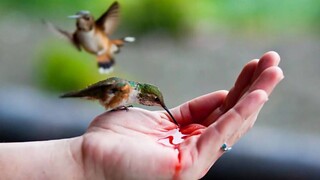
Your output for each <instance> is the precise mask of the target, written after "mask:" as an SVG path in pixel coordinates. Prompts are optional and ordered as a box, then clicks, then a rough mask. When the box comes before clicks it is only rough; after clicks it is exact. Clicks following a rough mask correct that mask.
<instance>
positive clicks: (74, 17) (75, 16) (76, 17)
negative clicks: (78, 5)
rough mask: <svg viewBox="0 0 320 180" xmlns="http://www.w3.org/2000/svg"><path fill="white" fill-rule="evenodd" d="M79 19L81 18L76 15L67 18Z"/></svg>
mask: <svg viewBox="0 0 320 180" xmlns="http://www.w3.org/2000/svg"><path fill="white" fill-rule="evenodd" d="M80 17H81V16H80V15H77V14H75V15H71V16H68V18H72V19H78V18H80Z"/></svg>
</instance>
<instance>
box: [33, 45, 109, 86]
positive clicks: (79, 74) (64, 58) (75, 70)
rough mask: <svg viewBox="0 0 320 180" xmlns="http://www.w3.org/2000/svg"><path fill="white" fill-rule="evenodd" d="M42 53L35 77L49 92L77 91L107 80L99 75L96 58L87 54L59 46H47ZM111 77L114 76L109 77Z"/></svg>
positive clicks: (104, 76) (105, 76)
mask: <svg viewBox="0 0 320 180" xmlns="http://www.w3.org/2000/svg"><path fill="white" fill-rule="evenodd" d="M46 44H48V43H46ZM42 51H43V52H42V53H41V55H40V56H39V60H38V61H37V63H36V69H35V75H36V79H37V80H38V82H39V84H40V85H41V87H43V88H45V89H47V90H51V91H70V90H77V89H81V88H84V87H86V86H88V85H89V84H93V83H95V82H97V81H99V80H102V79H106V78H107V75H100V74H99V73H98V69H97V65H96V61H95V57H94V56H90V55H88V54H87V53H84V52H83V53H80V52H77V51H76V50H75V49H72V48H65V47H64V46H63V47H61V46H60V47H59V46H58V44H57V45H55V44H51V45H49V46H48V45H46V48H45V49H44V50H42ZM111 75H114V74H110V75H108V76H111Z"/></svg>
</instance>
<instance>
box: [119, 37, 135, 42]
mask: <svg viewBox="0 0 320 180" xmlns="http://www.w3.org/2000/svg"><path fill="white" fill-rule="evenodd" d="M122 40H123V41H124V42H134V41H135V40H136V38H134V37H130V36H127V37H124V38H122Z"/></svg>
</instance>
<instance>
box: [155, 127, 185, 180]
mask: <svg viewBox="0 0 320 180" xmlns="http://www.w3.org/2000/svg"><path fill="white" fill-rule="evenodd" d="M186 137H188V136H187V135H185V134H182V133H181V132H180V129H178V128H177V129H172V130H170V131H168V132H167V134H166V135H165V137H164V138H161V139H159V140H158V142H159V143H160V144H163V145H165V146H169V147H172V148H174V150H175V151H176V152H177V156H178V163H177V164H176V167H175V175H174V178H173V179H178V175H179V172H180V170H181V153H180V150H179V144H181V143H182V142H183V141H184V140H185V138H186Z"/></svg>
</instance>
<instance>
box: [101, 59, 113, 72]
mask: <svg viewBox="0 0 320 180" xmlns="http://www.w3.org/2000/svg"><path fill="white" fill-rule="evenodd" d="M113 65H114V60H113V59H111V61H108V62H98V67H99V72H100V74H109V73H111V72H112V71H113Z"/></svg>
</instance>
